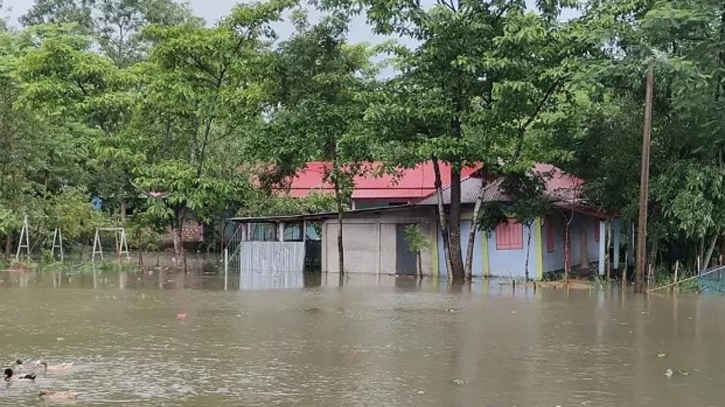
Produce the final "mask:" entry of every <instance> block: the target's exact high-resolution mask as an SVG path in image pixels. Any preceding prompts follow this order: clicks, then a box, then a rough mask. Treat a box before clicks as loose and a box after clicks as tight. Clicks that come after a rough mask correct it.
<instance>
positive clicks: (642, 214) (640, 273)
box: [634, 58, 655, 293]
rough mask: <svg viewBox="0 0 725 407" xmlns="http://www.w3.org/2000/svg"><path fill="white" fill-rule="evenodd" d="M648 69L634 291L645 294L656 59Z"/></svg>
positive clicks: (650, 61) (652, 59)
mask: <svg viewBox="0 0 725 407" xmlns="http://www.w3.org/2000/svg"><path fill="white" fill-rule="evenodd" d="M648 65H649V66H648V68H647V91H646V94H645V101H644V134H643V137H642V168H641V179H640V190H639V224H638V226H639V231H638V233H637V270H636V272H635V279H634V291H635V292H636V293H642V292H644V273H645V272H646V270H647V198H648V193H649V148H650V133H651V132H652V99H653V93H654V66H655V61H654V58H650V60H649V64H648Z"/></svg>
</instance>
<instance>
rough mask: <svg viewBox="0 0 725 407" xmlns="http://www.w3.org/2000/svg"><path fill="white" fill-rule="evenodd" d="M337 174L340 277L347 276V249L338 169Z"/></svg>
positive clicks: (335, 181)
mask: <svg viewBox="0 0 725 407" xmlns="http://www.w3.org/2000/svg"><path fill="white" fill-rule="evenodd" d="M334 171H335V172H336V175H335V179H334V183H335V201H336V203H337V258H338V269H339V272H340V276H341V277H342V276H344V275H345V249H344V247H343V243H342V213H343V207H342V196H340V180H339V179H338V178H339V172H338V170H337V168H336V169H335V170H334Z"/></svg>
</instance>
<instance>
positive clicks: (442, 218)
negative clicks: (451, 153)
mask: <svg viewBox="0 0 725 407" xmlns="http://www.w3.org/2000/svg"><path fill="white" fill-rule="evenodd" d="M433 172H434V175H435V181H434V185H435V189H436V197H437V198H438V205H437V209H438V227H439V228H440V230H441V236H442V237H443V256H445V259H446V273H447V275H448V278H449V279H451V280H452V279H453V275H452V274H451V273H452V272H453V266H452V265H451V256H450V250H449V249H450V244H449V242H450V236H449V235H448V222H447V219H446V210H445V204H444V203H443V185H442V182H441V168H440V166H439V165H438V159H436V158H433Z"/></svg>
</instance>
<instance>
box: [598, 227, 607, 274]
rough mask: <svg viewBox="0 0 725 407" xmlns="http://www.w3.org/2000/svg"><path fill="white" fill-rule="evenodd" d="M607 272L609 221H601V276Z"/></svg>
mask: <svg viewBox="0 0 725 407" xmlns="http://www.w3.org/2000/svg"><path fill="white" fill-rule="evenodd" d="M606 270H607V221H605V220H600V221H599V275H600V276H603V275H604V273H605V271H606Z"/></svg>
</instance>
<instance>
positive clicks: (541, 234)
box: [232, 164, 620, 280]
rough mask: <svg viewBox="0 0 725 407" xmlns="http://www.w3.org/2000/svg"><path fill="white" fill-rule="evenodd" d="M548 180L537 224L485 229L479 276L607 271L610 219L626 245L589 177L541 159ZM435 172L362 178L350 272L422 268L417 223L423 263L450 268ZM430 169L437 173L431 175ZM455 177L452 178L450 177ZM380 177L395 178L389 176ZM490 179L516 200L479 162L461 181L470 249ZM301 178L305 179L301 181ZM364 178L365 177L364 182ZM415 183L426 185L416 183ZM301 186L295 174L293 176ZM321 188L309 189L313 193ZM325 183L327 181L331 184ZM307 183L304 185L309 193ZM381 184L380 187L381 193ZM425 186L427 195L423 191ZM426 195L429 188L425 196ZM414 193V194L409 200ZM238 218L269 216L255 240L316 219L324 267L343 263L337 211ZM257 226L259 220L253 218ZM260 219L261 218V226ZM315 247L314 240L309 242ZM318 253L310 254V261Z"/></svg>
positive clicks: (477, 257) (498, 193) (496, 193)
mask: <svg viewBox="0 0 725 407" xmlns="http://www.w3.org/2000/svg"><path fill="white" fill-rule="evenodd" d="M534 171H535V173H537V174H540V175H541V177H542V179H543V180H544V182H545V185H546V192H545V193H546V198H547V199H548V200H549V201H550V203H551V206H552V207H553V208H554V210H553V211H552V212H551V213H550V214H549V215H547V216H541V217H537V218H536V219H535V220H534V221H533V222H531V223H530V224H522V223H519V222H518V221H517V220H516V219H515V218H513V217H510V218H508V220H506V221H504V222H502V223H500V224H498V225H497V226H496V227H495V228H493V230H489V231H478V232H477V234H476V239H475V241H474V245H475V248H474V251H473V254H474V255H473V266H472V273H473V275H474V276H477V277H505V278H515V279H521V278H526V277H528V278H532V279H539V280H540V279H543V278H544V277H545V276H546V275H547V274H548V273H557V272H561V271H563V270H564V269H565V268H566V267H567V264H568V265H569V266H570V269H571V270H572V271H574V272H576V271H582V272H588V271H589V270H597V271H598V272H599V273H602V274H603V273H604V271H605V258H606V257H607V255H608V251H607V250H606V240H607V233H606V225H608V224H609V225H611V229H612V233H611V236H612V245H613V246H614V247H619V235H620V230H619V229H620V226H619V225H620V222H619V220H618V219H616V218H609V220H611V221H612V222H611V223H608V222H607V219H608V218H607V216H606V215H605V214H603V213H600V212H598V211H597V210H596V209H595V208H594V207H592V206H591V205H588V204H587V202H586V201H585V200H583V199H582V198H581V189H582V185H583V182H582V181H581V180H579V179H577V178H575V177H573V176H571V175H569V174H566V173H564V172H563V171H561V170H559V169H558V168H556V167H553V166H551V165H544V164H539V165H537V166H536V167H535V169H534ZM430 172H431V173H430V174H428V173H427V170H426V169H425V168H424V169H422V170H420V171H419V172H417V173H416V174H417V175H413V176H411V175H410V174H408V175H407V176H408V180H407V181H406V183H404V184H403V186H402V187H400V185H399V184H398V185H396V184H393V185H394V186H396V187H397V189H396V188H395V187H394V188H392V189H391V190H390V191H388V190H386V189H385V188H382V187H377V188H371V187H369V186H374V185H376V184H375V183H373V182H367V181H366V182H362V183H361V185H363V186H364V187H365V186H368V188H362V190H360V191H359V190H358V189H359V188H358V187H357V186H356V189H355V192H354V193H353V201H355V199H357V201H356V204H354V205H353V209H352V210H350V211H347V212H345V215H344V218H343V242H344V250H345V268H346V272H347V273H366V274H398V275H415V274H416V273H417V269H418V264H419V263H418V253H416V252H414V251H413V250H412V248H411V246H410V243H409V240H410V239H409V236H407V233H408V232H407V227H408V226H409V225H417V226H418V230H419V231H420V233H421V234H422V235H423V236H424V238H425V240H426V241H427V242H428V246H429V247H430V249H428V250H425V251H423V252H421V253H420V267H421V269H422V272H423V274H424V275H429V276H438V275H446V274H447V273H446V270H447V269H446V261H445V257H444V245H443V237H442V233H441V230H440V228H439V227H438V222H437V205H438V198H437V195H436V193H435V190H434V188H433V187H432V185H433V174H432V169H431V170H430ZM427 176H430V179H423V178H424V177H427ZM445 181H446V184H449V183H450V182H449V180H447V179H446V180H445ZM378 182H391V181H390V180H382V181H380V180H379V181H378ZM482 183H485V187H484V194H483V196H484V202H486V203H493V204H498V205H504V206H505V205H507V204H510V203H511V199H512V198H511V197H509V196H508V195H507V194H506V193H505V191H504V190H503V188H502V185H501V182H500V180H490V179H485V178H484V176H483V175H482V174H481V173H480V172H478V171H475V170H471V171H470V172H468V173H467V175H466V176H465V177H464V178H463V180H462V183H461V205H462V221H461V246H462V251H463V255H464V257H465V254H466V251H467V242H468V232H469V229H470V227H471V223H472V218H473V208H474V205H475V200H476V197H477V195H478V193H479V191H480V189H481V186H482ZM297 185H298V186H299V185H300V184H297ZM356 185H357V184H356ZM413 185H418V187H417V188H413V187H412V186H413ZM293 186H294V182H293ZM312 190H314V189H308V190H307V193H310V192H311V191H312ZM323 190H324V189H323ZM302 191H303V188H299V189H297V192H296V194H299V196H304V195H301V194H302ZM375 191H378V193H377V195H376V194H375V193H376V192H375ZM423 194H425V195H423ZM420 195H422V196H420ZM403 199H406V200H407V201H406V202H403ZM443 204H444V206H446V207H447V206H449V205H450V189H449V185H446V186H445V187H444V190H443ZM232 220H233V221H236V222H240V223H244V224H247V225H259V224H267V225H269V226H267V228H268V230H274V231H276V232H269V233H268V234H267V235H264V236H263V235H260V234H257V235H249V234H247V235H246V236H247V239H251V240H264V239H268V240H275V241H280V242H282V241H285V239H286V236H287V234H286V232H285V230H286V228H287V227H288V225H305V226H300V227H303V228H304V230H306V231H308V232H309V231H310V230H312V229H309V225H311V224H314V225H316V226H315V227H314V231H315V233H314V237H312V234H310V233H308V232H306V237H305V241H308V240H313V239H314V241H316V242H318V243H316V246H315V247H314V249H313V250H315V254H314V257H315V258H317V256H319V269H321V271H323V272H329V273H335V272H337V271H338V251H337V231H338V220H337V214H336V213H327V214H316V215H302V216H291V217H279V218H242V219H240V218H236V219H232ZM248 227H252V226H248ZM254 227H258V226H254ZM308 247H309V248H310V249H312V247H311V246H310V245H309V244H308ZM309 263H310V260H309V259H307V260H305V264H309ZM612 264H613V266H614V268H615V269H616V268H617V267H618V264H619V251H618V250H615V251H614V260H613V261H612Z"/></svg>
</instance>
